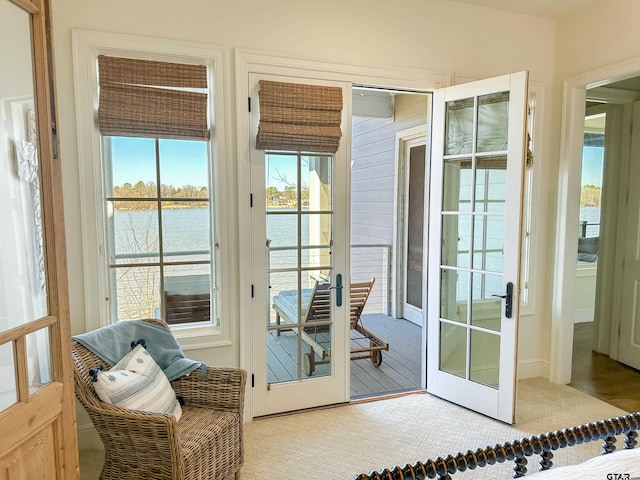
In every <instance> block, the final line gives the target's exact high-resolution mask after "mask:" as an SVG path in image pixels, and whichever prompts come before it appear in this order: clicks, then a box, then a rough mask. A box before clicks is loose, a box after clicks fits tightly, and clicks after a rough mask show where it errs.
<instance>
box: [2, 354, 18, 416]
mask: <svg viewBox="0 0 640 480" xmlns="http://www.w3.org/2000/svg"><path fill="white" fill-rule="evenodd" d="M15 365H16V364H15V360H14V355H13V342H9V343H5V344H3V345H0V377H2V382H0V412H1V411H2V410H5V409H6V408H8V407H10V406H11V405H13V404H14V403H16V402H17V401H18V390H17V387H16V366H15Z"/></svg>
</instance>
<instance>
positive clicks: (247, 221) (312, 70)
mask: <svg viewBox="0 0 640 480" xmlns="http://www.w3.org/2000/svg"><path fill="white" fill-rule="evenodd" d="M235 73H236V75H235V78H236V112H237V124H236V128H237V151H236V152H235V153H236V155H235V158H236V162H235V165H236V166H237V172H238V202H237V203H238V224H239V228H240V230H239V235H238V238H239V241H238V251H239V252H250V251H251V228H250V227H251V210H250V206H249V198H250V194H251V188H250V178H251V165H250V155H249V145H250V143H249V142H251V141H252V140H253V139H251V138H250V134H249V132H250V129H249V114H248V109H247V99H248V98H249V82H248V79H249V73H263V74H273V75H285V76H286V75H288V76H292V77H309V78H317V79H320V80H337V81H346V82H351V83H352V84H354V85H367V86H371V87H380V88H389V89H400V90H401V89H404V90H412V91H421V92H425V93H426V92H432V91H433V90H436V89H438V88H442V87H445V86H448V85H450V84H451V75H450V74H444V73H438V72H432V71H428V70H424V69H409V68H374V67H360V66H352V65H341V64H333V63H327V62H320V61H312V60H305V59H299V58H289V57H281V56H274V55H269V54H265V53H264V52H257V51H251V50H244V49H236V52H235ZM350 107H351V106H350V105H348V106H346V108H348V109H349V112H350ZM350 137H351V126H350V125H349V126H348V127H345V130H344V131H343V140H344V141H347V142H349V150H350V142H351V138H350ZM230 153H231V155H233V152H230ZM347 184H350V178H349V179H347ZM350 220H351V217H350V212H347V225H350ZM239 257H240V259H244V258H248V257H249V256H248V255H242V253H241V254H240V256H239ZM237 278H238V282H239V285H240V289H239V292H240V293H239V298H238V312H237V315H238V317H239V318H240V321H239V325H240V327H239V332H238V337H237V338H238V340H239V345H240V367H241V368H244V369H246V370H247V372H248V385H247V394H246V397H245V408H246V410H245V419H246V420H247V421H250V420H251V419H252V418H253V416H254V415H253V411H254V408H253V390H252V388H251V387H252V372H251V368H252V365H253V348H252V344H251V339H252V322H251V318H252V308H253V305H252V298H251V269H250V264H249V262H247V261H243V260H241V263H240V265H238V277H237ZM234 333H235V332H234ZM349 364H350V362H347V365H349ZM347 368H348V367H347ZM347 378H348V375H347Z"/></svg>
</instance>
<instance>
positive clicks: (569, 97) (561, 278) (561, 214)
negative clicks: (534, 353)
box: [549, 57, 640, 383]
mask: <svg viewBox="0 0 640 480" xmlns="http://www.w3.org/2000/svg"><path fill="white" fill-rule="evenodd" d="M639 75H640V57H636V58H634V59H631V60H628V61H625V62H622V63H618V64H615V65H609V66H606V67H603V68H600V69H597V70H592V71H589V72H585V73H582V74H580V75H576V76H573V77H570V78H568V79H567V80H565V81H564V88H563V102H562V104H563V106H562V127H561V138H560V158H559V168H558V199H557V206H556V232H557V233H556V238H555V261H554V270H553V285H554V288H553V293H552V303H551V348H550V365H549V380H550V381H552V382H554V383H569V382H570V381H571V366H572V354H573V318H574V315H573V305H574V295H575V266H576V260H575V259H576V256H577V253H578V251H577V242H576V241H575V238H576V235H577V234H578V220H579V218H578V216H579V202H575V201H574V200H575V199H576V198H578V197H579V195H580V183H581V176H580V172H581V170H582V143H583V134H584V106H585V101H586V91H587V88H593V87H598V86H602V85H606V84H609V83H612V82H615V81H619V80H623V79H626V78H631V77H635V76H639ZM620 223H623V222H620ZM621 227H624V226H623V225H621ZM617 234H620V232H619V231H618V232H617ZM619 325H620V319H619V318H617V317H614V318H612V324H611V332H617V331H618V327H619ZM617 349H618V336H617V334H616V335H611V350H610V352H617Z"/></svg>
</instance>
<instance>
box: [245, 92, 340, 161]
mask: <svg viewBox="0 0 640 480" xmlns="http://www.w3.org/2000/svg"><path fill="white" fill-rule="evenodd" d="M259 97H260V124H259V126H258V135H257V138H256V148H257V149H259V150H286V151H291V150H293V151H304V152H316V153H335V152H337V151H338V147H339V146H340V137H341V136H342V130H341V129H340V124H341V123H342V89H341V88H340V87H325V86H321V85H303V84H299V83H284V82H272V81H268V80H260V92H259Z"/></svg>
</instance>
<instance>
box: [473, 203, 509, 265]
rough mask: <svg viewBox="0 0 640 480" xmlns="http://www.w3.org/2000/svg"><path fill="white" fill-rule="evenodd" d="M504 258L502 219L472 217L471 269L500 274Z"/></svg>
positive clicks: (483, 216)
mask: <svg viewBox="0 0 640 480" xmlns="http://www.w3.org/2000/svg"><path fill="white" fill-rule="evenodd" d="M503 257H504V217H503V216H502V215H500V216H496V215H474V217H473V268H475V269H478V270H488V271H491V272H500V273H501V272H502V259H503Z"/></svg>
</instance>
